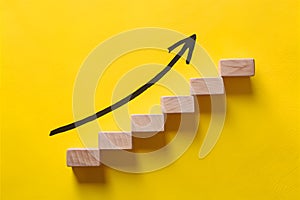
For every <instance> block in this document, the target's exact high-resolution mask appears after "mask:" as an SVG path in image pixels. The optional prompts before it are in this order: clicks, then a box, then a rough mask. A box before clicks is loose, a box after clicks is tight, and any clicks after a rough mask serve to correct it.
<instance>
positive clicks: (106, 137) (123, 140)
mask: <svg viewBox="0 0 300 200" xmlns="http://www.w3.org/2000/svg"><path fill="white" fill-rule="evenodd" d="M98 138H99V149H132V134H131V132H120V131H118V132H117V131H116V132H114V131H110V132H100V133H99V137H98Z"/></svg>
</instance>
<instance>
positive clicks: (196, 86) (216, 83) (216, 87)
mask: <svg viewBox="0 0 300 200" xmlns="http://www.w3.org/2000/svg"><path fill="white" fill-rule="evenodd" d="M190 84H191V94H192V95H214V94H224V84H223V79H222V78H221V77H212V78H191V79H190Z"/></svg>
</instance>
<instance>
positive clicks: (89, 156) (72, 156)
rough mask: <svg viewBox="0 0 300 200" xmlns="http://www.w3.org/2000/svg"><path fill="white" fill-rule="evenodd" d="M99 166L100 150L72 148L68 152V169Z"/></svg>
mask: <svg viewBox="0 0 300 200" xmlns="http://www.w3.org/2000/svg"><path fill="white" fill-rule="evenodd" d="M99 165H100V151H99V149H86V148H70V149H68V150H67V166H68V167H92V166H99Z"/></svg>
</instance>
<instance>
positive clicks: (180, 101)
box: [161, 96, 195, 113]
mask: <svg viewBox="0 0 300 200" xmlns="http://www.w3.org/2000/svg"><path fill="white" fill-rule="evenodd" d="M161 107H162V111H163V112H164V113H192V112H194V111H195V110H194V109H195V108H194V97H193V96H164V97H161Z"/></svg>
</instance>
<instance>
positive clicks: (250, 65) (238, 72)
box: [219, 58, 255, 76]
mask: <svg viewBox="0 0 300 200" xmlns="http://www.w3.org/2000/svg"><path fill="white" fill-rule="evenodd" d="M219 72H220V75H221V76H254V74H255V62H254V59H253V58H240V59H222V60H220V63H219Z"/></svg>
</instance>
